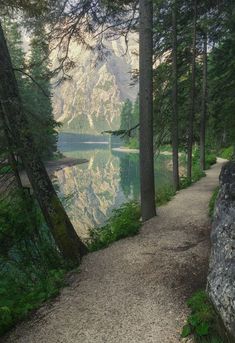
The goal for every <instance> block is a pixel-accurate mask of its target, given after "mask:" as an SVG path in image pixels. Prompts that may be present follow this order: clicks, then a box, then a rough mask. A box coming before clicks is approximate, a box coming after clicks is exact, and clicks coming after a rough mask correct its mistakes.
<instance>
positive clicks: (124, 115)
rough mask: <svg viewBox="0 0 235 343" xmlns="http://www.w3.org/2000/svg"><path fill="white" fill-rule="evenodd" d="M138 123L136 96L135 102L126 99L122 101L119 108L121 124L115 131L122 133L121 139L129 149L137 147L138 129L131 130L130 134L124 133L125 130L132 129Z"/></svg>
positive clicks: (137, 100)
mask: <svg viewBox="0 0 235 343" xmlns="http://www.w3.org/2000/svg"><path fill="white" fill-rule="evenodd" d="M138 123H139V99H138V98H137V99H136V101H135V103H134V104H132V102H131V101H130V100H129V99H127V100H126V101H125V102H124V105H123V107H122V110H121V124H120V130H118V131H116V133H115V134H116V135H123V134H124V136H123V138H122V139H123V141H124V143H125V145H126V146H128V147H129V148H130V149H138V148H139V142H138V137H139V134H138V129H137V128H136V129H135V130H133V131H131V132H130V134H129V135H128V134H125V132H126V131H127V130H130V129H132V128H133V127H135V126H136V125H137V124H138Z"/></svg>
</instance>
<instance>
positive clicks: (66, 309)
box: [4, 160, 222, 343]
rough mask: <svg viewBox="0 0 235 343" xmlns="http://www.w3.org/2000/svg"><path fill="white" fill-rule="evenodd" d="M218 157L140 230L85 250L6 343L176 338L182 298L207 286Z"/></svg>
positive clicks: (167, 341)
mask: <svg viewBox="0 0 235 343" xmlns="http://www.w3.org/2000/svg"><path fill="white" fill-rule="evenodd" d="M221 163H222V161H221V160H219V163H217V164H216V165H215V166H213V167H212V168H211V169H210V170H209V171H208V173H207V177H206V178H203V179H201V180H200V181H199V182H198V183H196V184H194V185H193V186H192V187H190V188H188V189H186V190H183V191H181V192H179V193H178V194H177V195H176V197H175V198H174V199H173V200H172V201H171V202H169V203H168V204H167V205H166V206H163V207H161V208H160V209H159V210H158V217H156V218H154V219H153V220H151V221H149V222H148V223H146V224H145V225H144V226H143V228H142V230H141V233H140V234H139V235H138V236H136V237H132V238H128V239H124V240H122V241H119V242H116V243H114V244H113V245H112V246H110V247H109V248H107V249H105V250H102V251H99V252H96V253H92V254H89V255H88V256H86V257H85V258H84V260H83V263H82V265H81V273H80V274H79V275H78V276H75V277H74V279H73V280H72V281H71V286H70V287H67V288H65V289H64V290H63V291H62V294H61V295H60V296H59V297H58V298H57V299H56V300H55V301H54V302H53V303H52V304H50V305H46V306H45V307H43V308H42V309H40V310H39V311H38V312H37V313H36V314H35V315H34V316H33V317H32V319H31V320H29V321H27V322H24V323H22V324H21V325H19V326H18V327H17V328H16V329H15V330H14V331H12V332H11V334H10V335H9V337H8V338H5V339H4V343H13V342H14V343H105V342H107V343H175V342H179V333H180V331H181V328H182V325H183V323H184V320H185V318H186V314H187V308H186V305H185V300H186V299H187V298H188V297H189V296H190V295H191V294H192V292H194V291H195V290H197V289H198V288H200V287H203V286H204V285H205V280H206V272H207V265H208V253H209V231H210V223H209V218H208V202H209V199H210V197H211V194H212V191H213V190H214V188H215V187H216V186H217V184H218V175H219V172H220V168H221Z"/></svg>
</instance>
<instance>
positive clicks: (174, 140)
mask: <svg viewBox="0 0 235 343" xmlns="http://www.w3.org/2000/svg"><path fill="white" fill-rule="evenodd" d="M177 77H178V68H177V2H176V0H175V2H174V4H173V9H172V81H173V89H172V105H173V106H172V107H173V118H172V150H173V156H172V159H173V185H174V188H175V190H178V189H179V137H178V134H179V133H178V80H177Z"/></svg>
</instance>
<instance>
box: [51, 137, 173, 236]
mask: <svg viewBox="0 0 235 343" xmlns="http://www.w3.org/2000/svg"><path fill="white" fill-rule="evenodd" d="M89 139H90V142H88V141H85V142H84V141H81V138H80V135H75V134H60V135H59V142H58V148H59V150H60V151H61V152H62V153H63V154H64V155H65V156H67V157H73V158H82V159H87V160H89V162H88V163H84V164H80V165H76V166H73V167H66V168H64V169H62V170H59V171H57V172H56V175H55V176H56V183H57V188H58V189H59V194H60V197H61V198H62V201H63V202H64V203H65V205H66V210H67V213H68V215H69V217H70V219H71V221H72V223H73V225H74V227H75V229H76V231H77V233H78V234H79V236H80V237H83V238H87V237H89V230H90V229H92V228H96V227H99V226H102V225H103V224H104V223H105V221H106V220H107V219H108V218H109V217H110V215H111V213H112V210H113V209H115V208H118V207H120V206H121V204H123V203H125V202H127V201H130V200H133V199H135V200H139V198H140V187H139V154H138V153H129V152H120V151H114V150H112V149H111V147H110V145H109V144H108V139H102V138H99V141H96V139H97V138H96V137H94V139H91V137H89ZM116 146H120V143H119V144H118V143H116ZM155 175H156V188H158V187H160V186H162V185H163V184H169V183H171V182H172V181H171V180H172V167H171V156H164V155H160V156H158V157H157V158H156V160H155ZM65 199H66V201H65Z"/></svg>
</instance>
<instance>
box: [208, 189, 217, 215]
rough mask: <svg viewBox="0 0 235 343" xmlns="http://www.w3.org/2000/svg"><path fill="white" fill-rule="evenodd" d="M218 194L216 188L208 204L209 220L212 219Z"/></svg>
mask: <svg viewBox="0 0 235 343" xmlns="http://www.w3.org/2000/svg"><path fill="white" fill-rule="evenodd" d="M218 193H219V187H216V189H215V190H214V192H213V194H212V196H211V199H210V202H209V216H210V217H211V218H212V217H213V214H214V209H215V203H216V199H217V196H218Z"/></svg>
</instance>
